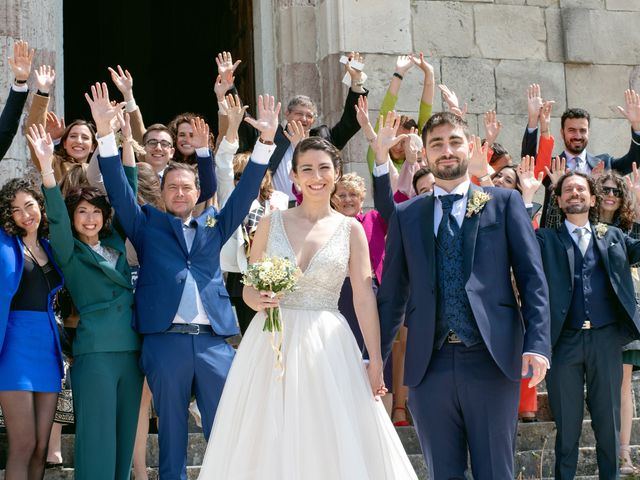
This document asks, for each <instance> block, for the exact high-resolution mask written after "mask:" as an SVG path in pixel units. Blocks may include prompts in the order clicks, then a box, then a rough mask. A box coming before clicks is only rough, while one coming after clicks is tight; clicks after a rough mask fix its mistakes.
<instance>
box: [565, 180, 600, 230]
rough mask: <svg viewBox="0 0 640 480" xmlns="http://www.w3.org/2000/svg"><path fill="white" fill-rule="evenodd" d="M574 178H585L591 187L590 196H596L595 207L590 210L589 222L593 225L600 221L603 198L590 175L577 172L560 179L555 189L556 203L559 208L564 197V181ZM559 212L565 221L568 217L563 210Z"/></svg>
mask: <svg viewBox="0 0 640 480" xmlns="http://www.w3.org/2000/svg"><path fill="white" fill-rule="evenodd" d="M574 176H578V177H582V178H584V179H585V180H586V181H587V185H588V186H589V194H590V195H595V196H596V203H595V205H594V206H593V207H590V208H589V221H590V222H591V223H596V222H597V221H598V216H599V212H600V200H601V198H602V196H601V195H598V187H597V186H596V182H595V180H594V179H593V178H592V177H590V176H589V175H586V174H584V173H582V172H576V171H575V170H572V171H570V172H567V173H565V174H564V175H563V176H562V177H560V179H559V180H558V183H556V185H555V186H554V187H553V194H554V201H555V202H556V205H557V206H558V207H559V204H558V199H559V198H560V196H561V195H562V185H563V184H564V181H565V180H566V179H567V178H569V177H574ZM559 210H560V218H562V220H564V219H565V218H566V217H567V216H566V215H565V213H564V211H563V210H562V209H561V208H559Z"/></svg>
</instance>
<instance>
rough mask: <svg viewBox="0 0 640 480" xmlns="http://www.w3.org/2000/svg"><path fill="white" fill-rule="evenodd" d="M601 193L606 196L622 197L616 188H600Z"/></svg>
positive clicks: (620, 191)
mask: <svg viewBox="0 0 640 480" xmlns="http://www.w3.org/2000/svg"><path fill="white" fill-rule="evenodd" d="M602 193H603V194H604V195H605V196H607V195H613V196H614V197H617V198H620V197H622V190H620V189H619V188H616V187H602Z"/></svg>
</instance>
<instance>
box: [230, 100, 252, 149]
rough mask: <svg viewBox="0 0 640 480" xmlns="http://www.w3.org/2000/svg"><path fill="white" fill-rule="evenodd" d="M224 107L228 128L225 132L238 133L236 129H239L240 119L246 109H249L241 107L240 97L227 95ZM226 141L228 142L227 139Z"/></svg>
mask: <svg viewBox="0 0 640 480" xmlns="http://www.w3.org/2000/svg"><path fill="white" fill-rule="evenodd" d="M226 107H227V119H228V122H229V123H228V126H227V131H229V130H232V129H233V130H234V131H236V132H237V131H238V128H239V127H240V124H241V123H242V119H243V118H244V112H246V111H247V108H249V107H248V106H247V105H245V106H242V103H241V102H240V97H239V96H238V95H235V96H233V95H231V94H229V95H227V98H226ZM227 140H229V139H228V138H227Z"/></svg>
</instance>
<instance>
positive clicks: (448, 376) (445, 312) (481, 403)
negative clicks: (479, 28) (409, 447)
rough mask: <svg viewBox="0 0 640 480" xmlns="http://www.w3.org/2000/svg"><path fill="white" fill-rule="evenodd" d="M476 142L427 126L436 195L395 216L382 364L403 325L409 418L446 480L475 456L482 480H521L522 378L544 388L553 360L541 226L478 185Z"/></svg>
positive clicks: (446, 119)
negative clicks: (472, 164)
mask: <svg viewBox="0 0 640 480" xmlns="http://www.w3.org/2000/svg"><path fill="white" fill-rule="evenodd" d="M469 137H470V135H469V129H468V126H467V124H466V122H465V121H464V120H463V119H462V118H460V117H458V116H456V115H454V114H452V113H449V112H444V113H437V114H435V115H434V116H432V117H431V119H430V120H429V121H428V122H427V124H426V126H425V128H424V130H423V141H424V145H425V153H426V158H427V161H428V163H429V167H430V168H431V171H432V172H433V174H434V176H435V178H436V184H435V187H434V192H433V195H420V196H418V197H415V198H414V199H412V200H409V201H407V202H404V203H402V204H400V205H398V206H397V207H396V212H395V215H394V216H393V217H392V219H391V222H390V225H389V233H388V237H387V249H386V254H385V264H384V271H383V275H382V285H381V287H380V291H379V293H378V308H379V311H380V320H381V337H382V354H383V358H386V357H387V356H388V355H389V352H390V351H391V345H392V343H393V341H394V338H395V336H396V333H397V331H398V328H399V327H400V325H401V324H402V321H403V316H404V321H405V325H406V326H407V328H408V330H409V331H408V338H407V350H406V357H405V379H404V380H405V384H406V385H407V386H409V389H410V393H409V408H410V410H411V415H412V417H413V419H414V421H415V425H416V429H417V432H418V436H419V439H420V444H421V446H422V450H423V453H424V456H425V460H426V463H427V466H428V469H429V473H430V478H434V479H438V480H440V479H463V478H464V472H465V470H466V468H467V451H469V452H470V453H471V467H472V471H473V476H474V478H475V479H476V480H496V479H508V478H514V468H513V457H514V445H515V433H516V424H517V415H518V398H519V389H520V387H519V386H520V378H521V374H526V373H527V372H528V371H530V370H532V375H533V376H532V379H531V382H530V385H535V384H537V383H539V382H540V381H541V380H542V379H543V378H544V376H545V373H546V369H547V367H548V365H549V359H550V357H551V351H550V341H549V310H548V299H549V294H548V289H547V284H546V281H545V278H544V271H543V269H542V262H541V259H540V255H539V251H538V249H537V245H536V237H535V234H534V232H533V228H532V227H531V220H530V219H529V216H528V215H527V211H526V209H525V206H524V203H523V201H522V198H521V197H520V195H519V194H518V192H517V191H515V190H504V189H500V188H486V189H482V188H479V187H476V186H475V185H473V184H471V182H470V180H469V174H468V172H467V166H468V163H469V159H470V155H471V154H472V153H473V150H474V146H473V145H472V144H470V142H469ZM380 174H385V166H384V165H382V166H380V167H376V170H374V175H380ZM512 279H515V283H516V285H517V288H518V291H520V292H522V295H521V296H520V302H518V299H517V296H516V294H515V292H514V287H513V283H512ZM405 310H406V315H405Z"/></svg>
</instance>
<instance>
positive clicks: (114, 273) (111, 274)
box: [86, 237, 131, 288]
mask: <svg viewBox="0 0 640 480" xmlns="http://www.w3.org/2000/svg"><path fill="white" fill-rule="evenodd" d="M100 243H101V244H102V246H104V247H109V248H112V249H114V250H115V251H116V252H118V253H119V254H120V256H119V257H118V261H117V262H116V266H115V267H112V266H111V264H110V263H109V262H108V261H107V260H106V259H105V258H103V257H102V256H101V255H98V254H97V253H96V252H95V251H94V250H93V249H92V248H91V247H90V246H89V245H86V248H87V249H88V250H89V254H90V255H91V256H93V259H94V260H95V262H96V264H97V265H98V266H99V267H100V269H101V270H102V273H104V274H105V275H106V276H107V278H108V279H109V280H111V281H112V282H113V283H117V284H118V285H120V286H122V287H125V288H131V281H130V280H128V279H127V278H126V277H125V276H124V275H123V274H122V273H120V270H119V269H121V268H122V266H123V263H124V262H126V261H127V255H126V252H124V249H122V248H121V245H122V244H120V245H118V244H117V242H114V241H112V238H111V237H109V238H105V239H103V240H101V241H100ZM119 247H120V248H119Z"/></svg>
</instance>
